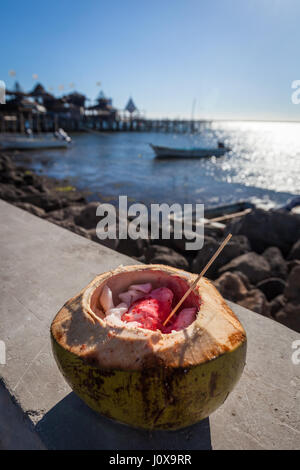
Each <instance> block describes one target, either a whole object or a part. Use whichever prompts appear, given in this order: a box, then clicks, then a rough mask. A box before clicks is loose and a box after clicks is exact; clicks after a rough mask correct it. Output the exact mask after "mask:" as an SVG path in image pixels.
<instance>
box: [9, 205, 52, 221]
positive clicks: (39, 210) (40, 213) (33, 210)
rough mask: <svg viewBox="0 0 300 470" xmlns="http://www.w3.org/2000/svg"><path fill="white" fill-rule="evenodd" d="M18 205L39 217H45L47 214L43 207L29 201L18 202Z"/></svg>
mask: <svg viewBox="0 0 300 470" xmlns="http://www.w3.org/2000/svg"><path fill="white" fill-rule="evenodd" d="M15 205H16V206H17V207H19V208H20V209H23V210H24V211H27V212H30V213H31V214H33V215H36V216H37V217H42V218H43V217H44V216H45V211H44V209H42V208H41V207H36V206H33V205H32V204H29V203H28V202H16V204H15Z"/></svg>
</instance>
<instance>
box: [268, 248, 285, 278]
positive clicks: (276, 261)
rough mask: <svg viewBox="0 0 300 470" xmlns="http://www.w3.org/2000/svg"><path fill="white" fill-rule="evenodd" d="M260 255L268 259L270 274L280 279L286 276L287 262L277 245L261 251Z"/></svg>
mask: <svg viewBox="0 0 300 470" xmlns="http://www.w3.org/2000/svg"><path fill="white" fill-rule="evenodd" d="M262 256H263V257H264V258H265V259H266V260H267V261H268V263H269V265H270V267H271V274H272V276H274V277H280V278H282V279H286V278H287V275H288V267H287V263H286V261H285V260H284V259H283V256H282V253H281V251H280V250H279V248H277V246H270V247H269V248H267V249H266V250H265V251H264V252H263V254H262Z"/></svg>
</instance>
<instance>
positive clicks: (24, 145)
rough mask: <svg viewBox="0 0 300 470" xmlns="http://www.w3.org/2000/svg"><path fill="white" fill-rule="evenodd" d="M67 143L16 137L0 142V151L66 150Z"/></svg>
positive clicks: (68, 144) (57, 140)
mask: <svg viewBox="0 0 300 470" xmlns="http://www.w3.org/2000/svg"><path fill="white" fill-rule="evenodd" d="M69 146H70V143H69V142H66V141H65V140H59V139H54V138H53V139H39V138H36V137H33V138H31V137H24V138H23V137H17V138H14V139H4V140H1V141H0V149H3V150H39V149H53V148H54V149H56V148H67V147H69Z"/></svg>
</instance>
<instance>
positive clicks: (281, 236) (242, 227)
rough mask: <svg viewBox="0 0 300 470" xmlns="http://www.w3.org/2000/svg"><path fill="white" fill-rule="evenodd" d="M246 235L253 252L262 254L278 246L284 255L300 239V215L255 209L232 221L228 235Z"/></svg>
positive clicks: (228, 227)
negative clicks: (271, 247) (267, 249)
mask: <svg viewBox="0 0 300 470" xmlns="http://www.w3.org/2000/svg"><path fill="white" fill-rule="evenodd" d="M229 232H231V233H232V234H233V235H246V236H247V237H248V239H249V241H250V244H251V247H252V249H253V250H255V251H257V252H258V253H262V252H263V251H264V250H265V249H266V248H268V247H269V246H277V247H278V248H280V250H281V251H282V252H283V254H284V255H286V254H288V253H289V251H290V249H291V247H292V246H293V244H294V243H295V242H296V241H297V240H298V239H299V238H300V215H297V214H292V213H289V212H285V211H281V210H277V211H275V210H272V211H265V210H263V209H254V210H253V211H251V212H250V213H249V214H246V215H245V216H243V217H239V218H237V219H234V220H232V221H231V222H230V223H229V224H228V225H227V227H226V233H229Z"/></svg>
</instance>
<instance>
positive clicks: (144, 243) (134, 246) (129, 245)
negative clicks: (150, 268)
mask: <svg viewBox="0 0 300 470" xmlns="http://www.w3.org/2000/svg"><path fill="white" fill-rule="evenodd" d="M149 245H150V241H149V240H144V239H142V238H139V239H137V240H132V239H131V238H127V239H125V240H119V241H118V248H117V251H119V252H120V253H123V254H124V255H127V256H134V257H139V256H141V255H142V254H143V253H144V251H145V250H146V249H147V248H148V247H149Z"/></svg>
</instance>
